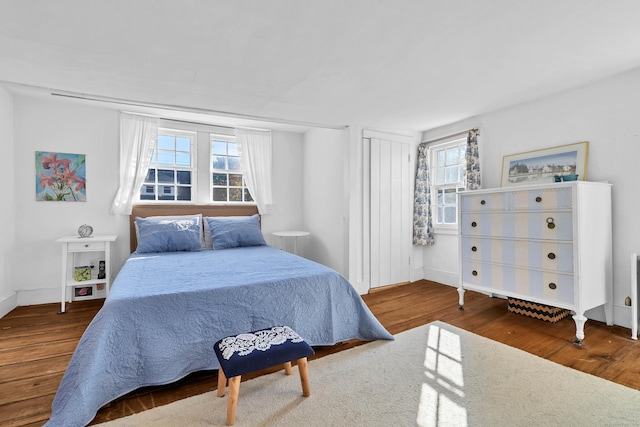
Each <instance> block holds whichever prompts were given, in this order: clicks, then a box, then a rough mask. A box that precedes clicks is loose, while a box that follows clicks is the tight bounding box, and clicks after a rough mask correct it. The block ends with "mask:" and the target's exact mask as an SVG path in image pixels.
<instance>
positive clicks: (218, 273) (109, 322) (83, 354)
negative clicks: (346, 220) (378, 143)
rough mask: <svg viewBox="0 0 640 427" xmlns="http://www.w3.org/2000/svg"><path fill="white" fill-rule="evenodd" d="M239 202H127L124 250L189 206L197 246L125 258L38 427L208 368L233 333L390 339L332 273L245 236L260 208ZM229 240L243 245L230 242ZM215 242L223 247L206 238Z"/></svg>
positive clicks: (80, 421)
mask: <svg viewBox="0 0 640 427" xmlns="http://www.w3.org/2000/svg"><path fill="white" fill-rule="evenodd" d="M196 209H197V210H196ZM238 209H239V210H238ZM246 209H247V208H238V207H222V209H220V207H216V208H213V207H210V206H204V207H202V206H197V207H196V206H193V205H188V206H179V207H172V208H171V209H170V210H167V208H166V207H157V206H146V207H134V212H133V214H132V221H131V223H132V225H131V227H132V228H131V231H132V232H131V247H132V248H138V250H139V251H140V250H142V249H144V248H145V246H144V245H145V244H146V243H148V242H149V235H154V236H155V237H158V238H160V240H162V239H163V238H164V237H166V236H167V235H168V234H167V233H164V231H162V230H164V229H162V230H161V231H162V232H160V233H159V232H158V230H156V229H153V233H151V232H149V230H151V228H152V226H148V224H149V223H151V224H154V225H153V227H155V224H156V223H155V222H153V221H159V220H158V218H157V217H158V216H160V217H166V216H170V215H171V216H174V215H175V216H176V217H177V218H180V217H182V216H183V215H187V216H190V215H196V214H197V215H200V217H199V218H201V219H200V221H201V224H203V225H202V226H201V230H202V231H201V233H202V234H201V235H200V236H199V238H200V241H201V244H202V247H201V248H200V249H194V250H192V251H184V250H178V251H167V252H164V251H163V252H143V253H132V254H131V255H130V256H129V258H128V259H127V261H126V262H125V264H124V266H123V267H122V269H121V270H120V272H119V273H118V276H117V277H116V279H115V280H114V282H113V285H112V287H111V291H110V293H109V295H108V296H107V298H106V300H105V302H104V305H103V307H102V309H101V310H100V311H99V312H98V313H97V315H96V316H95V318H94V319H93V320H92V322H91V323H90V324H89V326H88V327H87V330H86V331H85V332H84V334H83V336H82V338H81V339H80V341H79V343H78V346H77V348H76V350H75V352H74V354H73V357H72V359H71V362H70V363H69V366H68V368H67V371H66V373H65V375H64V377H63V379H62V381H61V383H60V386H59V388H58V392H57V394H56V396H55V399H54V401H53V405H52V416H51V418H50V420H49V422H48V423H47V426H84V425H86V424H88V423H89V422H90V421H91V420H92V419H93V418H94V417H95V414H96V412H97V411H98V410H99V409H100V407H102V406H103V405H104V404H106V403H108V402H110V401H112V400H114V399H116V398H118V397H120V396H122V395H124V394H126V393H129V392H131V391H133V390H135V389H138V388H140V387H144V386H149V385H160V384H168V383H172V382H174V381H177V380H179V379H180V378H182V377H184V376H186V375H188V374H189V373H192V372H196V371H200V370H210V369H217V368H218V362H217V359H216V357H215V355H214V353H213V348H212V346H213V343H215V342H216V341H217V340H219V339H221V338H223V337H225V336H229V335H234V334H238V333H240V332H246V331H251V330H256V329H261V328H266V327H270V326H276V325H287V326H290V327H292V328H293V329H294V330H295V331H297V332H298V333H299V334H300V335H301V336H302V337H303V338H304V339H305V340H306V341H307V342H309V344H311V345H315V346H318V345H333V344H335V343H338V342H341V341H346V340H350V339H361V340H375V339H393V337H392V335H390V334H389V332H388V331H386V329H385V328H384V327H383V326H382V325H381V324H380V323H379V322H378V320H377V319H376V318H375V317H374V316H373V314H372V313H371V312H370V311H369V309H368V308H367V306H366V305H365V304H364V302H363V301H362V298H361V297H360V295H358V293H357V292H356V291H355V289H354V288H353V287H352V286H351V284H350V283H349V282H348V281H347V280H346V279H344V278H343V277H342V276H341V275H340V274H338V273H337V272H335V271H334V270H331V269H329V268H327V267H325V266H322V265H320V264H317V263H314V262H312V261H309V260H306V259H304V258H301V257H298V256H296V255H293V254H290V253H288V252H285V251H282V250H279V249H276V248H273V247H271V246H268V245H266V244H251V243H256V242H253V241H252V240H251V239H252V238H255V239H258V240H259V239H260V238H261V233H260V232H259V229H260V225H259V216H257V213H256V212H255V211H252V210H249V211H247V210H246ZM249 209H255V208H249ZM135 217H138V218H140V219H139V220H138V221H134V218H135ZM220 217H224V218H220ZM173 220H174V221H175V218H174V219H173ZM189 221H191V220H189ZM193 221H194V222H197V221H196V220H193ZM234 221H237V222H234ZM170 222H171V221H170ZM181 224H182V223H181ZM204 224H207V225H204ZM173 225H175V224H173ZM149 227H151V228H149ZM190 227H192V222H189V223H188V224H187V225H186V226H184V227H182V228H183V229H188V230H189V232H192V231H193V232H195V231H194V230H195V229H196V228H195V226H193V227H192V228H190ZM252 227H253V228H252ZM256 227H257V228H258V233H256V232H255V228H256ZM248 229H251V230H252V231H251V232H247V231H246V230H248ZM229 230H235V234H234V232H230V231H229ZM182 231H184V230H182ZM154 233H155V234H154ZM206 233H208V234H209V236H212V235H213V245H214V249H209V248H207V247H206V245H207V244H208V242H205V241H204V235H205V234H206ZM238 233H239V234H240V235H242V234H243V233H244V234H246V235H243V236H242V237H239V236H238ZM257 234H260V236H257ZM229 235H231V237H229ZM180 236H183V234H181V235H180ZM138 238H139V239H140V241H138ZM234 239H235V240H234ZM242 239H244V240H242ZM165 240H167V239H165ZM169 240H171V239H169ZM192 240H193V238H191V237H190V238H189V241H190V244H192V243H193V241H192ZM229 241H230V242H232V244H231V246H226V245H228V244H229V243H228V242H229ZM238 241H242V242H244V243H246V244H239V245H236V246H234V245H233V242H236V243H237V242H238ZM220 242H223V243H222V244H223V246H225V247H224V248H220V247H216V246H215V245H216V244H221V243H220ZM247 242H248V243H247ZM165 243H166V242H165ZM174 243H175V241H174ZM169 245H171V244H169Z"/></svg>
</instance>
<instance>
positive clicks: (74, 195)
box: [36, 151, 87, 202]
mask: <svg viewBox="0 0 640 427" xmlns="http://www.w3.org/2000/svg"><path fill="white" fill-rule="evenodd" d="M86 184H87V182H86V165H85V155H84V154H67V153H50V152H46V151H36V200H39V201H59V202H85V201H86V200H87V192H86V189H87V188H86Z"/></svg>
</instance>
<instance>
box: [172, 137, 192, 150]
mask: <svg viewBox="0 0 640 427" xmlns="http://www.w3.org/2000/svg"><path fill="white" fill-rule="evenodd" d="M176 150H178V151H191V138H185V137H178V139H177V140H176Z"/></svg>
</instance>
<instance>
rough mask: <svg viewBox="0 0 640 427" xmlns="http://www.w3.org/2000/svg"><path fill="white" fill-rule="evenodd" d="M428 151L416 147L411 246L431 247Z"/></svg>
mask: <svg viewBox="0 0 640 427" xmlns="http://www.w3.org/2000/svg"><path fill="white" fill-rule="evenodd" d="M428 153H429V150H428V149H427V144H426V143H424V142H423V143H422V144H420V146H419V147H418V170H417V172H416V189H415V197H414V203H413V244H414V245H422V246H425V245H433V244H434V243H435V239H434V238H433V224H432V222H431V180H430V178H429V155H428Z"/></svg>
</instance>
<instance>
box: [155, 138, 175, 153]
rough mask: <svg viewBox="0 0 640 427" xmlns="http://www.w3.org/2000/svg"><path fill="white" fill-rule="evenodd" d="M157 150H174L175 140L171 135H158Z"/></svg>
mask: <svg viewBox="0 0 640 427" xmlns="http://www.w3.org/2000/svg"><path fill="white" fill-rule="evenodd" d="M158 149H160V150H175V149H176V140H175V138H174V137H173V136H172V135H158Z"/></svg>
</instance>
